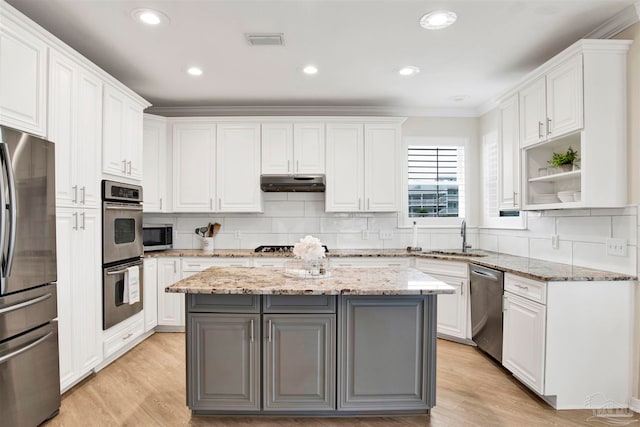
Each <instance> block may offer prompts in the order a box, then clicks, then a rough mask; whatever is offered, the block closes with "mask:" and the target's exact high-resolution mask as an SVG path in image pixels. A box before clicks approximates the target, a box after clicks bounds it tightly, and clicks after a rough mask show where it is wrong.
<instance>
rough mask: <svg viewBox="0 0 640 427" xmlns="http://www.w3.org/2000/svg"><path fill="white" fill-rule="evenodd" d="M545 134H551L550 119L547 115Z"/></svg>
mask: <svg viewBox="0 0 640 427" xmlns="http://www.w3.org/2000/svg"><path fill="white" fill-rule="evenodd" d="M547 135H551V119H550V118H549V117H547Z"/></svg>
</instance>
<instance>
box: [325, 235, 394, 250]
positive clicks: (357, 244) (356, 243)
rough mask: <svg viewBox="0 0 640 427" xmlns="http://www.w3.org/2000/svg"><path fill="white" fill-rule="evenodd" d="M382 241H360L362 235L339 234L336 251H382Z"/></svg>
mask: <svg viewBox="0 0 640 427" xmlns="http://www.w3.org/2000/svg"><path fill="white" fill-rule="evenodd" d="M382 248H383V246H382V240H378V239H367V240H363V239H362V233H344V232H343V233H339V234H338V235H337V237H336V249H382Z"/></svg>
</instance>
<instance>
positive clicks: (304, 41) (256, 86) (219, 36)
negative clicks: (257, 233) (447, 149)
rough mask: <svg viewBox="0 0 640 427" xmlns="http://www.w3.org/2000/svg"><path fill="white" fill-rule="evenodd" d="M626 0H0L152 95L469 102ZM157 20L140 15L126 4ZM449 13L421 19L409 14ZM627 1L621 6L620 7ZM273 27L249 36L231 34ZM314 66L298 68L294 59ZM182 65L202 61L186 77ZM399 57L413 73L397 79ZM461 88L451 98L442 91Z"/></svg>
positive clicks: (417, 107)
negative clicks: (445, 20) (254, 38)
mask: <svg viewBox="0 0 640 427" xmlns="http://www.w3.org/2000/svg"><path fill="white" fill-rule="evenodd" d="M634 1H635V0H555V1H546V0H527V1H525V0H497V1H495V0H494V1H484V0H469V1H415V0H378V1H371V0H342V1H338V0H280V1H272V0H251V1H250V0H232V1H222V0H220V1H219V0H199V1H195V0H147V1H138V0H131V1H125V0H46V1H45V0H8V3H10V4H11V5H13V6H14V7H16V8H17V9H19V10H20V11H22V12H23V13H24V14H26V15H27V16H29V17H30V18H31V19H33V20H34V21H36V22H38V23H39V24H40V25H42V26H43V27H44V28H46V29H47V30H48V31H50V32H51V33H53V34H54V35H56V36H57V37H59V38H60V39H62V40H63V41H64V42H66V43H67V44H69V45H70V46H72V47H73V48H75V49H76V50H78V51H79V52H80V53H82V54H83V55H84V56H86V57H87V58H89V59H90V60H92V61H93V62H94V63H96V64H97V65H98V66H100V67H101V68H103V69H104V70H106V71H107V72H109V73H110V74H112V75H113V76H114V77H116V78H117V79H118V80H120V81H122V82H123V83H124V84H126V85H127V86H129V87H130V88H131V89H133V90H134V91H136V92H137V93H139V94H140V95H142V96H143V97H144V98H146V99H147V100H149V101H150V102H151V103H152V104H154V106H165V107H166V106H217V107H229V106H233V107H248V106H251V107H256V106H257V107H261V106H300V107H305V106H306V107H309V106H319V107H327V106H362V107H373V108H391V109H394V108H395V109H405V110H406V109H410V110H412V111H427V110H432V109H448V108H461V109H466V110H467V111H471V109H475V108H477V107H479V106H480V105H482V104H483V103H485V102H486V101H488V100H489V99H491V98H492V97H495V96H497V95H499V94H500V93H501V92H503V91H505V90H507V89H508V88H509V87H510V86H512V85H514V84H515V83H517V82H518V81H519V80H520V79H521V78H522V77H523V76H524V75H525V74H527V73H528V72H530V71H531V70H533V69H534V68H536V67H537V66H538V65H540V64H542V63H543V62H545V61H546V60H547V59H549V58H550V57H552V56H553V55H555V54H556V53H558V52H560V51H561V50H562V49H564V48H565V47H567V46H569V45H570V44H572V43H573V42H574V41H576V40H578V39H580V38H581V37H583V36H585V35H586V34H588V33H589V32H590V31H592V30H593V29H594V28H596V27H597V26H598V25H600V24H601V23H603V22H604V21H606V20H607V19H609V18H610V17H611V16H613V15H615V14H616V13H619V12H620V11H621V10H622V9H624V8H626V7H628V6H629V5H632V4H633V3H634ZM139 7H151V8H154V9H156V10H159V11H162V12H164V13H165V14H166V15H168V16H169V18H170V22H169V23H168V24H166V25H162V26H159V27H148V26H144V25H142V24H139V23H138V22H135V21H134V20H133V19H132V18H131V11H132V10H133V9H136V8H139ZM443 8H446V9H449V10H452V11H454V12H456V13H457V14H458V21H457V22H456V23H455V24H454V25H453V26H452V27H450V28H448V29H444V30H440V31H428V30H424V29H422V28H421V27H420V26H419V25H418V20H419V18H420V17H421V16H422V15H423V14H424V13H426V12H429V11H432V10H436V9H443ZM630 13H631V12H630ZM248 32H251V33H253V32H257V33H271V32H275V33H284V39H285V45H284V46H264V47H252V46H249V44H248V43H247V41H246V40H245V37H244V34H245V33H248ZM308 63H313V64H315V65H317V66H318V68H319V70H320V71H319V73H318V74H317V75H315V76H307V75H304V74H302V73H301V69H302V67H303V66H304V65H305V64H308ZM191 65H198V66H201V67H202V68H203V69H204V74H203V75H202V76H200V77H198V78H194V77H191V76H189V75H187V74H186V72H185V70H186V68H187V67H189V66H191ZM405 65H414V66H417V67H420V69H421V72H420V73H419V74H418V75H417V76H414V77H411V78H402V77H400V76H399V75H398V74H397V70H398V69H399V68H400V67H402V66H405ZM458 95H464V96H466V97H467V98H466V99H465V100H464V101H454V100H453V99H452V97H455V96H458Z"/></svg>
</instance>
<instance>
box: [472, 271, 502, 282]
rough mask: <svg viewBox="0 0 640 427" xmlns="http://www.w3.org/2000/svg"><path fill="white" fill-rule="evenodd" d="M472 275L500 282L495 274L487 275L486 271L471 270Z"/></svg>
mask: <svg viewBox="0 0 640 427" xmlns="http://www.w3.org/2000/svg"><path fill="white" fill-rule="evenodd" d="M471 274H475V275H476V276H481V277H485V278H487V279H490V280H493V281H495V282H497V281H498V280H499V279H498V276H496V275H495V274H491V273H487V272H486V271H481V270H471Z"/></svg>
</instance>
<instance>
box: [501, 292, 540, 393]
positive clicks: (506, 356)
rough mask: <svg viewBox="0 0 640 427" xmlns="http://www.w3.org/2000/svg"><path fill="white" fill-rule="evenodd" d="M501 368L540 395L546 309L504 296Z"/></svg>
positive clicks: (508, 295)
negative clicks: (502, 366)
mask: <svg viewBox="0 0 640 427" xmlns="http://www.w3.org/2000/svg"><path fill="white" fill-rule="evenodd" d="M503 310H504V317H503V322H504V323H503V344H502V364H503V365H504V367H505V368H507V369H508V370H509V371H511V372H512V373H513V375H515V376H516V377H517V378H518V379H519V380H520V381H522V382H523V383H525V384H527V385H528V386H529V387H531V389H533V390H534V391H536V392H538V393H541V394H542V393H544V362H545V360H544V350H545V322H546V314H547V310H546V307H545V306H544V305H542V304H539V303H536V302H533V301H530V300H527V299H525V298H522V297H519V296H517V295H515V294H513V293H511V292H505V293H504V309H503Z"/></svg>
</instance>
